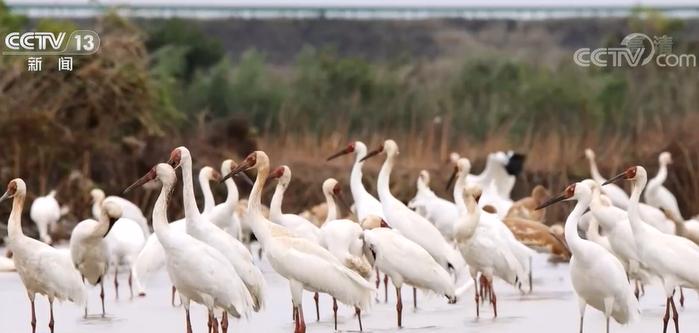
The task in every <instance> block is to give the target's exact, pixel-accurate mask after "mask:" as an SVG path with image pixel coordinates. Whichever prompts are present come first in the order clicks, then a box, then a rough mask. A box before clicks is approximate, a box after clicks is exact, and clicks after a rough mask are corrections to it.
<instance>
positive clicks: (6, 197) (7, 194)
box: [0, 191, 10, 202]
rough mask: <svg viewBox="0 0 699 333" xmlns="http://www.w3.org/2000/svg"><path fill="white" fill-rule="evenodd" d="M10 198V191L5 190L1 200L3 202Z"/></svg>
mask: <svg viewBox="0 0 699 333" xmlns="http://www.w3.org/2000/svg"><path fill="white" fill-rule="evenodd" d="M9 198H10V192H9V191H7V192H5V194H3V195H2V197H0V202H3V201H5V200H7V199H9Z"/></svg>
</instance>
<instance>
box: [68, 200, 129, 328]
mask: <svg viewBox="0 0 699 333" xmlns="http://www.w3.org/2000/svg"><path fill="white" fill-rule="evenodd" d="M121 214H122V211H121V207H119V205H117V204H116V203H114V202H109V201H108V202H105V203H103V204H102V207H101V208H100V217H99V220H98V221H95V220H93V219H87V220H83V221H81V222H80V223H78V224H77V225H76V226H75V228H73V232H72V233H71V234H70V255H71V258H72V259H73V264H74V265H75V268H77V269H78V271H79V272H80V275H81V276H82V278H83V281H85V279H87V282H88V283H90V284H91V285H93V286H94V285H97V284H98V283H99V284H100V299H101V300H102V317H104V316H105V314H106V313H105V310H104V276H105V274H107V271H108V270H109V259H110V252H109V246H108V244H107V241H105V240H104V237H105V236H107V234H109V232H110V231H111V230H112V227H113V226H114V222H115V221H116V220H117V219H119V217H121ZM85 318H87V303H86V304H85Z"/></svg>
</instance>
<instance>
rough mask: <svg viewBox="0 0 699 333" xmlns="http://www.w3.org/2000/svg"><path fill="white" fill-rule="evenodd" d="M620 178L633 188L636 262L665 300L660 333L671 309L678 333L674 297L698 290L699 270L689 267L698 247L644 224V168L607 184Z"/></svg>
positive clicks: (698, 257) (631, 212)
mask: <svg viewBox="0 0 699 333" xmlns="http://www.w3.org/2000/svg"><path fill="white" fill-rule="evenodd" d="M622 178H623V179H627V180H631V182H632V184H633V190H632V192H631V200H630V201H629V208H628V211H627V212H628V216H629V222H630V223H631V230H633V233H634V237H635V238H636V248H637V249H638V257H639V260H640V261H641V263H642V264H643V265H644V267H646V268H647V269H648V271H649V272H650V273H651V274H653V275H656V276H658V277H660V280H661V282H662V283H663V287H664V290H665V296H666V297H667V302H666V305H665V317H663V332H666V331H667V324H668V321H669V318H670V309H672V312H673V316H672V319H673V321H674V322H675V330H676V331H677V332H679V323H678V322H679V314H678V313H677V309H676V308H675V301H674V299H673V295H674V292H675V288H677V287H689V288H692V289H697V290H699V266H697V265H692V264H688V263H696V262H699V246H697V245H696V244H694V243H693V242H692V241H690V240H688V239H686V238H684V237H679V236H675V235H671V234H665V233H662V232H659V231H658V230H656V229H653V228H649V227H648V226H647V225H646V224H644V223H643V220H641V215H640V213H639V205H638V202H639V199H640V198H641V192H643V189H644V188H645V186H646V182H647V179H648V174H647V173H646V169H645V168H643V167H642V166H632V167H630V168H628V169H626V171H624V172H623V173H620V174H619V175H617V176H615V177H613V178H611V179H609V180H608V181H607V183H611V182H614V181H616V180H619V179H622Z"/></svg>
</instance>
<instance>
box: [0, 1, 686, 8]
mask: <svg viewBox="0 0 699 333" xmlns="http://www.w3.org/2000/svg"><path fill="white" fill-rule="evenodd" d="M5 2H6V3H8V4H21V3H24V4H26V3H54V4H86V3H89V2H91V1H90V0H5ZM98 2H99V3H103V4H109V5H114V4H158V5H200V6H205V5H239V6H275V5H276V6H411V7H413V6H417V7H422V6H428V7H439V6H486V7H497V6H518V7H520V6H523V7H530V6H532V7H536V6H575V7H580V6H634V5H639V4H640V5H646V6H653V5H665V6H670V5H672V6H682V5H687V6H695V7H697V6H699V1H697V0H587V1H580V0H577V1H575V0H530V1H526V0H525V1H517V0H468V1H466V0H460V1H459V0H430V1H425V0H402V1H400V0H373V1H372V0H237V1H231V0H99V1H98ZM426 3H427V4H426Z"/></svg>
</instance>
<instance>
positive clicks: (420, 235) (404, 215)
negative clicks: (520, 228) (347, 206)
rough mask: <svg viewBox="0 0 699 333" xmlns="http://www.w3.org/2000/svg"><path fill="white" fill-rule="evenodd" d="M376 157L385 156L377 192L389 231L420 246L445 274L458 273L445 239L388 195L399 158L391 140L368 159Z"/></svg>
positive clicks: (456, 258)
mask: <svg viewBox="0 0 699 333" xmlns="http://www.w3.org/2000/svg"><path fill="white" fill-rule="evenodd" d="M379 153H385V154H386V160H385V161H384V163H383V166H381V171H380V172H379V179H378V183H377V189H378V192H379V198H380V199H381V205H382V207H383V213H384V216H385V217H386V221H387V222H388V225H389V226H391V228H394V229H396V230H398V231H400V232H401V234H403V236H405V237H406V238H408V239H410V240H412V241H413V242H415V243H417V244H419V245H420V246H422V247H423V248H425V250H427V252H428V253H429V254H430V255H431V256H432V257H433V258H434V259H435V260H436V261H437V262H438V263H439V264H440V265H441V266H442V267H444V269H446V270H454V271H458V270H459V269H461V266H462V265H461V264H462V263H463V261H462V260H460V259H461V258H459V255H458V253H456V252H455V251H454V249H453V248H452V247H451V246H450V245H449V243H447V241H446V240H445V239H444V236H442V234H441V233H440V232H439V230H437V228H436V227H435V226H434V225H432V223H430V221H428V220H427V219H425V218H424V217H422V216H420V215H419V214H418V213H416V212H414V211H413V210H411V209H410V208H408V207H407V206H406V205H405V204H403V203H402V202H401V201H400V200H398V199H396V197H394V196H393V194H391V188H390V186H389V182H390V178H391V171H392V170H393V166H394V165H395V159H396V156H398V145H397V144H396V142H395V141H393V140H390V139H389V140H386V141H385V142H384V144H383V145H381V147H379V148H378V149H377V150H374V151H372V152H370V153H368V154H367V156H365V157H364V159H365V160H366V159H368V158H370V157H372V156H375V155H378V154H379Z"/></svg>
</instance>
